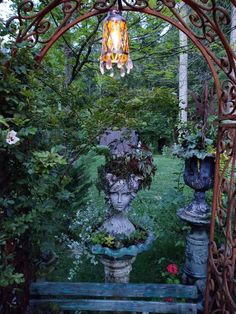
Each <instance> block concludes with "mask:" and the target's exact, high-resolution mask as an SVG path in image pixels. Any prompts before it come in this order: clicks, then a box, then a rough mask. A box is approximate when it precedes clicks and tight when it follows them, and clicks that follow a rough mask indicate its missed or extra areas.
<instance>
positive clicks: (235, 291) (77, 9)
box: [8, 0, 236, 314]
mask: <svg viewBox="0 0 236 314" xmlns="http://www.w3.org/2000/svg"><path fill="white" fill-rule="evenodd" d="M183 2H184V3H185V4H186V5H187V6H188V8H189V12H190V13H189V22H188V23H186V22H185V21H184V19H183V18H182V17H181V15H180V14H179V13H178V4H177V3H176V1H175V0H157V1H155V3H154V4H153V2H152V3H151V2H150V1H148V0H122V1H121V0H94V1H86V0H52V1H51V2H50V3H49V4H48V5H46V6H45V7H44V8H43V9H41V10H40V11H37V10H36V9H35V6H34V3H33V0H24V1H23V2H22V3H21V4H19V6H18V10H17V15H16V16H14V17H12V18H11V19H10V20H9V21H8V27H11V25H12V24H13V23H14V22H16V23H17V24H18V26H19V27H18V28H17V29H18V33H17V38H16V41H17V42H18V43H20V42H28V44H29V47H35V48H36V49H37V50H38V54H37V56H36V60H37V61H39V62H40V61H41V60H42V59H43V57H44V56H45V54H46V53H47V51H48V50H49V49H50V47H51V46H52V45H53V44H54V43H55V42H56V41H57V40H58V39H59V38H60V37H61V36H62V35H63V34H64V33H65V32H66V31H68V30H69V29H70V28H72V27H73V26H74V25H76V24H78V23H80V22H81V21H83V20H85V19H87V18H89V17H92V16H96V15H99V14H104V13H107V12H108V11H109V10H111V9H112V8H113V7H114V6H116V5H118V6H119V8H120V9H121V10H123V11H134V12H140V13H145V14H150V15H153V16H155V17H157V18H160V19H163V20H165V21H167V22H169V23H170V24H172V25H174V26H175V27H177V28H178V29H180V30H181V31H183V32H184V33H185V34H186V35H187V36H188V37H189V38H190V40H191V41H192V42H193V44H194V45H195V46H196V47H197V48H198V49H199V50H200V52H201V53H202V55H203V57H204V58H205V59H206V62H207V64H208V66H209V68H210V70H211V73H212V76H213V78H214V82H215V86H216V90H217V96H218V103H219V111H218V118H219V119H218V144H217V156H216V172H215V185H214V198H213V207H212V219H211V232H210V245H209V261H208V278H207V291H206V306H205V313H224V314H226V313H227V314H230V313H236V281H235V280H236V279H235V275H234V274H235V260H236V168H235V167H236V53H235V52H234V51H233V49H232V47H230V44H229V42H228V39H227V37H226V36H225V35H224V32H223V28H224V27H227V26H229V25H230V23H231V18H230V12H229V11H227V10H226V9H225V8H223V7H220V6H219V4H217V3H219V1H217V0H183ZM229 2H231V4H232V5H234V6H236V0H229ZM54 10H59V11H60V12H61V14H59V15H58V14H57V16H60V18H58V20H57V21H56V23H55V25H53V24H52V23H51V22H50V19H49V15H50V14H51V13H52V12H53V11H54ZM215 42H217V44H218V45H220V46H221V48H222V49H221V51H224V57H223V58H222V57H221V56H220V55H219V53H218V51H216V50H215V49H214V45H213V43H215ZM219 50H220V49H219ZM222 158H224V160H226V163H224V166H223V167H221V160H222ZM217 228H219V229H220V230H221V232H222V234H223V236H224V243H223V245H221V246H219V244H218V243H216V229H217Z"/></svg>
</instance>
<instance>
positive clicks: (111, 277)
mask: <svg viewBox="0 0 236 314" xmlns="http://www.w3.org/2000/svg"><path fill="white" fill-rule="evenodd" d="M135 259H136V257H133V256H127V258H124V259H121V260H119V259H118V260H117V259H110V258H107V257H101V258H100V261H101V263H102V264H103V266H104V272H105V282H115V283H128V282H129V274H130V272H131V270H132V264H133V262H134V261H135Z"/></svg>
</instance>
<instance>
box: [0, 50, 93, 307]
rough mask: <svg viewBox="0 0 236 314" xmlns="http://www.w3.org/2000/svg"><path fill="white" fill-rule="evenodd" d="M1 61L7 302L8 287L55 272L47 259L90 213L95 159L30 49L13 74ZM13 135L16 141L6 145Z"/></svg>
mask: <svg viewBox="0 0 236 314" xmlns="http://www.w3.org/2000/svg"><path fill="white" fill-rule="evenodd" d="M0 58H1V60H0V63H1V65H0V77H1V81H2V84H1V87H0V89H1V94H0V95H1V96H0V101H1V108H0V138H1V142H0V152H1V154H0V173H1V175H0V229H1V243H0V249H1V255H0V256H1V257H0V287H1V289H0V294H1V296H3V300H7V295H8V293H9V291H11V290H9V287H11V288H12V289H13V288H14V287H16V286H18V287H22V286H21V285H20V286H19V284H23V285H24V284H25V285H27V284H28V282H27V280H28V278H32V277H34V276H35V275H36V274H37V275H38V276H39V275H40V274H41V275H42V273H43V274H44V275H45V274H46V273H47V270H46V268H48V269H49V271H51V270H52V265H51V264H50V263H49V261H48V260H47V258H48V256H50V254H53V252H58V251H61V248H62V247H63V239H62V237H61V235H62V234H63V233H64V234H68V232H69V226H70V224H71V221H72V220H73V219H74V218H75V217H76V213H77V211H79V210H81V209H83V208H84V207H85V206H86V203H87V195H88V191H89V188H90V178H89V171H88V168H89V163H90V162H91V160H92V158H93V157H92V154H91V153H90V154H89V153H88V151H89V149H90V147H91V145H89V146H87V147H86V146H85V145H84V144H85V142H86V140H87V138H85V137H83V131H82V130H81V129H80V128H78V120H77V116H76V115H74V111H70V110H68V108H65V107H63V110H59V109H58V103H63V102H66V101H67V99H66V97H64V95H66V91H62V92H60V88H58V87H57V86H56V84H57V83H58V82H57V81H55V91H56V92H54V95H52V93H51V90H50V92H49V89H47V88H45V87H44V84H42V83H41V81H40V79H41V78H42V77H43V75H45V74H42V71H41V69H38V70H35V68H34V62H33V60H32V57H31V55H30V54H29V52H28V51H27V50H26V49H25V48H22V49H20V50H19V51H18V54H17V56H16V57H15V59H12V60H11V63H10V64H9V67H8V68H6V66H5V63H6V61H7V60H8V59H9V56H8V55H7V54H6V55H4V54H1V55H0ZM45 81H46V80H45ZM76 98H77V97H76ZM71 100H72V102H73V100H74V101H75V98H73V96H72V97H71ZM68 121H70V123H68ZM13 130H14V131H15V132H16V136H17V137H18V138H19V141H18V142H14V141H13V142H11V143H10V144H9V143H7V141H6V139H7V136H8V134H9V132H10V131H13ZM85 155H86V157H85V158H83V157H84V156H85ZM46 252H48V253H47V254H46ZM50 252H51V253H50ZM54 262H56V259H54ZM42 265H44V266H45V267H44V268H45V269H44V271H43V272H42ZM54 266H55V265H54ZM5 288H7V289H5ZM11 288H10V289H11ZM22 300H23V299H22ZM22 300H19V301H17V302H19V304H20V303H21V301H22Z"/></svg>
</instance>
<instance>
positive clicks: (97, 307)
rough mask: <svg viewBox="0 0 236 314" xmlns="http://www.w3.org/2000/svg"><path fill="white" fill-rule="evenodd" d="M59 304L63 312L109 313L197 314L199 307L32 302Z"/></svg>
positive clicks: (150, 304)
mask: <svg viewBox="0 0 236 314" xmlns="http://www.w3.org/2000/svg"><path fill="white" fill-rule="evenodd" d="M50 303H52V304H57V305H58V306H59V308H60V309H61V310H65V311H66V310H68V311H69V310H70V311H76V310H80V311H109V312H121V311H122V312H123V311H126V312H153V313H154V312H155V313H173V314H196V313H197V305H196V304H191V303H174V302H152V301H130V300H124V301H123V300H122V301H121V300H63V299H54V300H53V299H51V300H50V299H46V300H31V301H30V305H31V306H37V305H42V304H44V305H45V304H50Z"/></svg>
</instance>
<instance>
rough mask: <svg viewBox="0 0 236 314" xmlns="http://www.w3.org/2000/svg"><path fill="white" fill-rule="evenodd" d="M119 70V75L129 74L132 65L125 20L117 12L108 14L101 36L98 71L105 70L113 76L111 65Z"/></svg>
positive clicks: (102, 71) (103, 71)
mask: <svg viewBox="0 0 236 314" xmlns="http://www.w3.org/2000/svg"><path fill="white" fill-rule="evenodd" d="M114 64H115V65H116V66H117V68H118V69H120V75H121V76H122V77H123V76H125V73H126V72H127V73H129V72H130V70H131V69H132V68H133V63H132V61H131V59H130V55H129V42H128V30H127V23H126V21H125V19H124V18H123V17H122V16H121V14H120V13H119V12H118V11H115V10H113V11H111V12H109V13H108V16H107V17H106V19H105V21H104V24H103V34H102V52H101V57H100V71H101V73H102V74H104V73H105V69H107V70H109V71H110V75H111V76H113V75H114V72H113V70H114V69H113V65H114Z"/></svg>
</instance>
